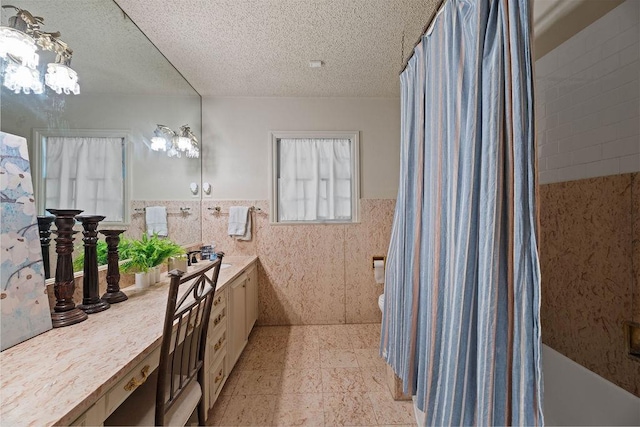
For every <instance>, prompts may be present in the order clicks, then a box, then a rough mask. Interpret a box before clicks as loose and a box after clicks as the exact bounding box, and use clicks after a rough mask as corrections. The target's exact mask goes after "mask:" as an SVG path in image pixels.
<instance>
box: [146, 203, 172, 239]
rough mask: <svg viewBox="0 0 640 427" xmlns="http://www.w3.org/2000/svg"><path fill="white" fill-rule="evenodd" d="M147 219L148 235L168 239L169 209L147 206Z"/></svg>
mask: <svg viewBox="0 0 640 427" xmlns="http://www.w3.org/2000/svg"><path fill="white" fill-rule="evenodd" d="M145 219H146V221H147V234H148V235H149V236H152V235H153V233H158V236H163V237H166V236H167V235H168V234H169V231H168V229H167V208H166V207H164V206H147V207H146V208H145Z"/></svg>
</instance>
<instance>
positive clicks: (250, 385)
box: [233, 370, 282, 396]
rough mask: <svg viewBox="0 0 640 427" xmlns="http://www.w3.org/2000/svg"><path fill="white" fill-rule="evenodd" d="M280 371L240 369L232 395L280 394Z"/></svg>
mask: <svg viewBox="0 0 640 427" xmlns="http://www.w3.org/2000/svg"><path fill="white" fill-rule="evenodd" d="M281 383H282V371H279V370H278V371H267V370H259V371H241V372H240V376H239V378H238V384H237V385H236V388H235V389H234V390H233V395H234V396H237V395H244V394H248V395H253V394H280V393H282V388H281Z"/></svg>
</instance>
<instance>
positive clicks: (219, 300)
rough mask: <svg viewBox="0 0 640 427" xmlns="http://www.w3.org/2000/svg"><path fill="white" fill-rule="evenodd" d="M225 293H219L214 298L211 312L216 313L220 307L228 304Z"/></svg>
mask: <svg viewBox="0 0 640 427" xmlns="http://www.w3.org/2000/svg"><path fill="white" fill-rule="evenodd" d="M226 294H227V293H226V292H225V291H218V292H216V294H215V295H214V297H213V306H212V307H211V311H212V312H213V311H215V310H216V309H217V308H218V307H224V306H225V305H226V303H227V298H226Z"/></svg>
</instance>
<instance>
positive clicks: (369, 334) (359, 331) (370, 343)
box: [346, 323, 380, 349]
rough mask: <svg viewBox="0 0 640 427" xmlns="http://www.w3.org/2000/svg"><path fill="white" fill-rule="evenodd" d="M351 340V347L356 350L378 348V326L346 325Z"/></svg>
mask: <svg viewBox="0 0 640 427" xmlns="http://www.w3.org/2000/svg"><path fill="white" fill-rule="evenodd" d="M346 326H347V327H348V333H349V336H350V338H351V345H352V346H353V348H354V349H358V348H375V349H378V348H380V324H378V323H365V324H361V325H357V324H356V325H346Z"/></svg>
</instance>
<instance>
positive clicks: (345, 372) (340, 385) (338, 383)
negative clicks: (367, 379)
mask: <svg viewBox="0 0 640 427" xmlns="http://www.w3.org/2000/svg"><path fill="white" fill-rule="evenodd" d="M365 391H367V387H366V386H365V383H364V379H363V378H362V373H361V372H360V368H330V369H322V392H323V393H351V392H354V393H363V392H365Z"/></svg>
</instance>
